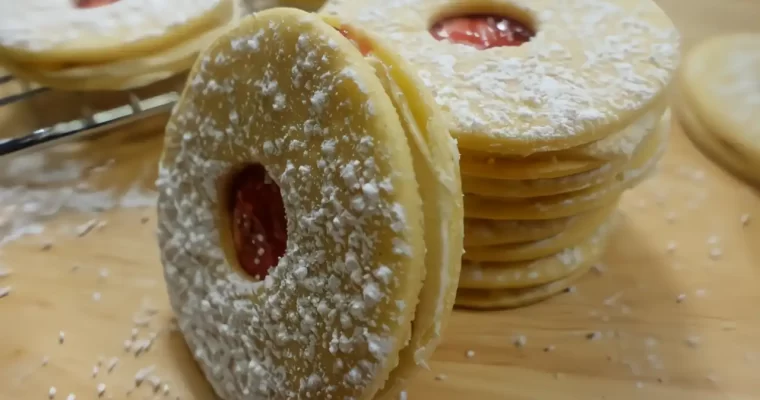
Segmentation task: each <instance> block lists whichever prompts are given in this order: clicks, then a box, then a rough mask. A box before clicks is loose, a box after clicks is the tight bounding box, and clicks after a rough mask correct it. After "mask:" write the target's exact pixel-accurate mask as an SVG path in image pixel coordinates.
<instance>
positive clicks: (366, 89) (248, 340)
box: [158, 9, 462, 400]
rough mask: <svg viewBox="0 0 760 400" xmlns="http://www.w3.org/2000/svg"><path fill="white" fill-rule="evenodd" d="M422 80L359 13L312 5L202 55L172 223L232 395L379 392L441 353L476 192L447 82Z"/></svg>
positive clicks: (190, 325) (185, 315) (176, 288)
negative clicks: (432, 91) (468, 201)
mask: <svg viewBox="0 0 760 400" xmlns="http://www.w3.org/2000/svg"><path fill="white" fill-rule="evenodd" d="M344 35H346V36H348V37H349V38H351V40H349V39H347V38H346V37H344ZM355 44H356V47H355ZM283 49H287V51H283ZM360 50H363V51H360ZM317 71H319V73H316V72H317ZM414 79H415V78H413V77H412V76H410V74H409V72H408V67H406V66H405V65H404V64H403V63H400V62H399V60H398V59H396V58H395V56H393V54H392V53H391V52H390V51H388V50H387V48H386V47H384V46H383V45H382V44H381V43H380V42H377V41H376V40H375V39H371V38H369V37H367V36H365V35H364V34H362V33H361V31H360V30H358V29H357V28H355V27H350V26H346V25H340V26H337V25H336V22H335V21H334V20H328V21H327V22H326V21H323V20H322V19H320V18H318V17H316V16H314V15H311V14H308V13H305V12H302V11H298V10H295V9H271V10H265V11H262V12H259V13H256V14H255V15H253V16H251V17H249V18H247V19H245V20H244V21H243V22H242V23H241V24H240V25H239V26H237V27H236V28H234V29H232V30H231V31H230V32H229V33H227V34H225V35H224V36H222V37H221V38H219V39H218V40H217V41H216V42H215V43H214V44H213V45H211V46H210V47H209V48H208V49H207V50H205V51H204V52H203V53H202V55H201V56H200V57H199V59H198V61H197V62H196V64H195V66H194V68H193V70H192V71H191V76H190V78H189V79H188V85H187V87H186V88H185V91H184V92H183V95H182V98H181V100H180V101H179V102H178V104H177V107H176V109H175V111H174V113H173V115H172V118H171V119H170V122H169V124H168V125H167V132H166V145H165V152H164V155H163V157H162V161H161V168H160V176H159V180H158V187H159V207H158V209H159V235H158V236H159V245H160V249H161V255H162V262H163V264H164V271H165V276H166V282H167V287H168V289H169V296H170V300H171V304H172V306H173V308H174V310H175V313H176V314H177V318H178V321H179V326H180V329H181V331H182V332H183V334H184V336H185V338H186V340H187V342H188V344H189V346H190V348H191V349H192V351H193V354H194V355H195V357H196V359H197V360H198V362H199V364H200V366H201V368H202V370H203V371H204V373H205V375H206V377H207V378H208V379H209V381H210V382H211V384H212V386H213V387H214V389H215V391H216V392H217V394H218V395H219V396H220V397H222V398H224V399H226V400H235V399H241V400H242V399H249V398H258V397H261V398H355V399H372V398H374V396H375V394H376V393H378V392H379V391H381V390H383V391H384V392H390V391H392V390H396V387H397V385H398V384H399V383H401V382H402V381H403V379H405V378H407V377H408V376H409V374H410V372H409V371H410V370H412V369H413V368H412V367H413V365H409V364H408V362H410V361H409V360H411V362H412V363H415V364H416V363H418V361H419V362H421V363H424V361H425V360H422V359H420V360H417V359H415V357H414V356H415V355H418V354H422V355H424V356H425V357H427V356H429V354H430V353H431V352H432V349H433V348H434V347H435V344H436V343H437V341H438V340H439V335H440V330H441V329H442V323H441V321H445V318H446V315H447V314H448V313H449V312H450V307H451V306H452V304H453V298H454V293H455V288H456V283H457V280H458V271H459V266H460V262H461V261H460V260H461V253H462V251H461V243H462V239H461V235H462V217H461V189H460V186H459V180H458V174H457V169H456V167H457V155H456V148H455V146H454V143H453V141H452V139H451V137H450V136H449V134H448V132H447V131H446V129H445V128H444V126H445V125H444V122H443V120H442V117H441V116H439V115H437V114H436V113H437V111H436V110H437V109H436V108H435V107H433V106H432V105H433V100H432V97H431V96H430V95H429V94H427V93H425V92H421V93H420V92H419V91H415V92H414V93H410V92H407V91H405V90H403V88H405V87H415V85H416V83H415V82H414ZM422 190H426V192H425V196H424V197H422V196H421V191H422ZM230 192H231V193H230ZM423 283H424V285H423ZM410 356H411V358H407V357H410Z"/></svg>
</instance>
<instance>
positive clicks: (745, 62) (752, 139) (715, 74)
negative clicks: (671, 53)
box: [680, 33, 760, 182]
mask: <svg viewBox="0 0 760 400" xmlns="http://www.w3.org/2000/svg"><path fill="white" fill-rule="evenodd" d="M680 83H681V86H680V88H681V92H682V94H683V99H682V100H683V101H682V103H683V104H682V107H681V109H682V110H683V109H684V108H685V109H687V110H686V111H685V112H689V113H690V115H689V116H688V117H687V118H689V120H688V121H687V125H689V126H688V128H689V129H687V133H688V134H689V135H690V136H692V138H693V139H695V142H697V143H698V144H700V146H701V147H702V148H707V149H706V151H707V152H708V153H710V154H711V155H712V156H713V158H716V159H717V160H719V162H721V163H722V164H724V165H726V166H727V168H729V169H731V170H732V171H734V172H736V173H738V174H740V175H742V176H745V177H749V178H750V180H753V181H755V182H756V181H758V180H760V170H759V169H758V168H756V167H755V168H753V166H757V165H760V34H756V33H743V34H731V35H723V36H717V37H715V38H712V39H709V40H707V41H705V42H703V43H700V44H698V45H696V46H695V47H694V48H693V49H692V50H691V51H690V52H689V54H688V55H687V57H686V59H685V60H684V66H683V70H682V73H681V82H680ZM681 114H682V118H684V117H683V112H682V113H681ZM695 125H698V126H695ZM710 136H713V137H710Z"/></svg>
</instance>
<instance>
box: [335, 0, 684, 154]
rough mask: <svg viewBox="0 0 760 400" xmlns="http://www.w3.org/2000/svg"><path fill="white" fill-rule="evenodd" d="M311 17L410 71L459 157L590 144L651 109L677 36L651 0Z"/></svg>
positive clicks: (439, 3)
mask: <svg viewBox="0 0 760 400" xmlns="http://www.w3.org/2000/svg"><path fill="white" fill-rule="evenodd" d="M323 12H325V13H335V14H338V15H341V16H344V17H346V18H348V19H350V20H352V21H356V23H358V24H361V25H362V26H363V27H366V28H367V29H370V30H373V31H375V32H377V33H378V34H380V35H382V36H383V37H384V38H386V39H387V40H388V41H389V43H390V44H391V45H392V46H393V47H394V48H395V49H398V51H399V52H400V54H401V55H402V56H403V57H404V58H406V59H407V60H409V61H410V63H411V64H412V65H414V66H415V67H416V68H417V69H418V75H419V76H420V77H421V78H422V80H423V82H424V83H425V85H426V86H427V87H428V88H429V89H430V90H432V92H433V94H434V96H435V99H436V101H437V102H438V104H439V105H440V106H441V107H442V108H443V109H444V111H445V112H446V114H447V117H448V122H449V125H450V127H451V131H452V134H453V135H454V137H455V138H456V139H457V141H458V144H459V147H460V149H462V150H463V153H464V152H465V151H464V150H474V151H482V152H491V153H499V154H508V155H523V156H524V155H529V154H532V153H537V152H546V151H558V150H565V149H570V148H573V147H576V146H579V145H584V144H587V143H590V142H593V141H596V140H599V139H602V138H604V137H606V136H609V135H610V134H613V133H614V132H617V131H620V130H621V129H623V128H625V127H626V126H628V125H630V124H632V123H633V122H634V121H637V120H638V119H639V118H641V117H642V116H643V115H645V114H646V113H647V112H648V111H650V110H652V109H654V108H653V107H658V106H659V107H661V105H662V100H663V99H664V97H665V95H666V92H667V91H666V89H667V88H668V86H669V85H670V82H671V78H672V75H673V73H674V71H675V69H676V66H677V62H678V41H679V36H678V33H677V31H676V29H675V28H674V26H673V24H672V22H671V21H670V19H669V18H668V17H667V16H666V15H665V13H664V12H663V11H662V10H661V9H660V8H659V7H658V6H657V5H656V4H655V3H654V2H653V1H651V0H559V1H558V0H530V1H522V0H520V1H515V0H485V1H482V0H479V1H470V2H462V1H456V0H362V1H354V0H350V1H349V0H331V1H329V2H328V3H327V4H326V6H325V7H324V8H323ZM655 120H656V119H655Z"/></svg>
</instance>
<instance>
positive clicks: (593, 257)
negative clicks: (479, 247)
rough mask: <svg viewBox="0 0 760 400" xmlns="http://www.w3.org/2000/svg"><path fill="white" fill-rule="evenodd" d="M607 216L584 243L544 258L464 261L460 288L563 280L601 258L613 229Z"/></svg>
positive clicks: (506, 285)
mask: <svg viewBox="0 0 760 400" xmlns="http://www.w3.org/2000/svg"><path fill="white" fill-rule="evenodd" d="M612 219H614V218H608V219H607V220H606V221H603V223H602V224H600V225H597V226H596V227H594V229H593V230H592V234H591V235H590V236H588V237H586V238H584V239H582V241H581V242H579V243H576V244H575V245H573V246H570V247H567V248H566V249H563V250H561V251H559V252H556V253H554V254H551V255H547V256H545V257H541V258H536V259H533V260H525V261H515V262H464V263H463V265H462V274H461V275H460V276H459V288H460V289H519V288H525V287H534V286H538V285H543V284H546V283H549V282H553V281H556V280H559V279H562V278H564V277H566V276H569V275H572V274H573V273H574V272H575V271H577V270H579V269H580V270H582V269H585V268H587V267H588V266H589V265H592V264H594V263H596V262H597V261H599V259H600V258H601V256H602V254H603V253H604V250H605V249H606V246H607V242H608V238H609V235H610V233H611V231H612Z"/></svg>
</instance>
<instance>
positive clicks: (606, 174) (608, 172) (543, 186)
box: [462, 116, 662, 198]
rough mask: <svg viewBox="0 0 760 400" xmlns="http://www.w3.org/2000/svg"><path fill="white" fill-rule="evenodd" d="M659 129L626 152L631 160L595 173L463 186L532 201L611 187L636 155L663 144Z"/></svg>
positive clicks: (477, 180) (478, 192)
mask: <svg viewBox="0 0 760 400" xmlns="http://www.w3.org/2000/svg"><path fill="white" fill-rule="evenodd" d="M661 117H662V116H660V118H661ZM655 127H656V126H655ZM655 127H652V129H650V130H649V131H648V133H647V135H646V136H645V137H643V138H641V139H640V140H638V141H637V142H636V143H635V144H634V145H635V146H634V147H632V148H630V149H629V150H626V152H627V153H629V156H627V157H626V158H625V159H623V158H621V159H618V160H615V161H614V162H610V163H607V164H605V165H603V166H602V167H600V168H597V169H593V170H591V171H586V172H581V173H578V174H574V175H569V176H564V177H559V178H550V179H524V180H507V179H487V178H473V177H469V178H468V179H465V180H464V181H463V182H462V185H463V190H464V192H465V193H471V194H474V195H480V196H486V197H506V198H530V197H541V196H550V195H555V194H562V193H569V192H575V191H579V190H582V189H586V188H590V187H593V186H601V185H605V184H610V183H612V181H613V180H614V179H615V177H616V176H617V175H619V174H620V173H622V172H623V171H624V170H625V169H626V168H627V167H629V162H630V161H631V157H632V156H634V155H635V154H637V153H636V152H641V151H646V150H644V149H647V148H651V146H652V145H653V142H657V141H658V140H662V139H660V138H659V137H658V131H657V129H655ZM661 133H662V132H660V134H661Z"/></svg>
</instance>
